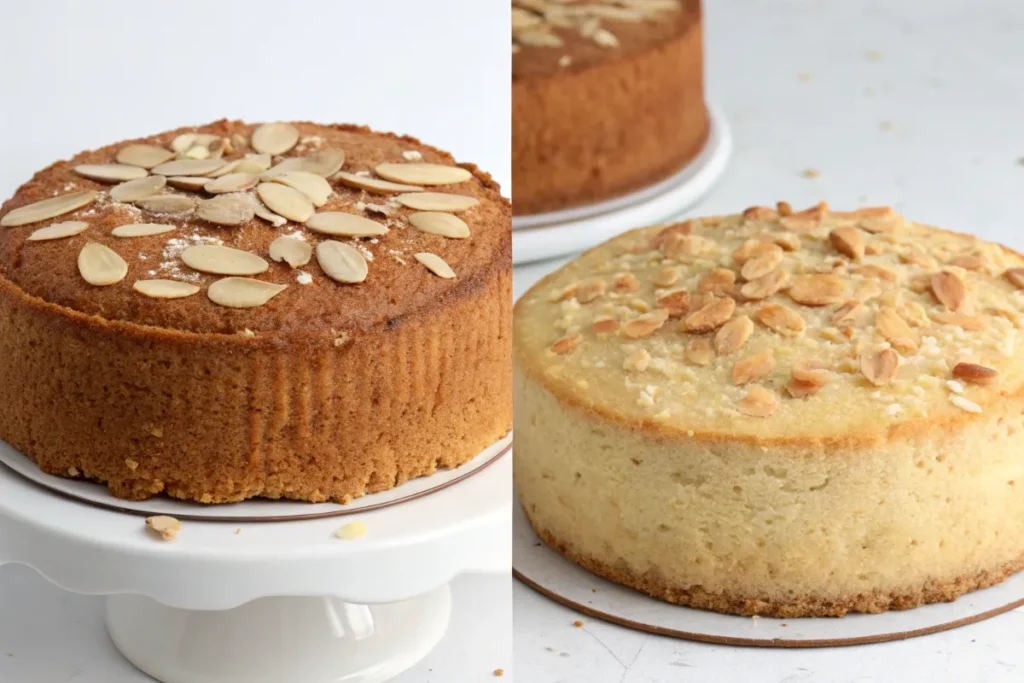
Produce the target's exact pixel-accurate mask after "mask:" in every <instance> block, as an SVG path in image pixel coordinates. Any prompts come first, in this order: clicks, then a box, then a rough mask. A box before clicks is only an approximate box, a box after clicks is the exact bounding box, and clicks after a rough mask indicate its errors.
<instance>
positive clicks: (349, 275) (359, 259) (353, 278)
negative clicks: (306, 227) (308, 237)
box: [316, 240, 369, 284]
mask: <svg viewBox="0 0 1024 683" xmlns="http://www.w3.org/2000/svg"><path fill="white" fill-rule="evenodd" d="M316 261H317V263H319V264H320V268H321V269H322V270H323V271H324V273H326V274H327V276H328V277H329V278H331V279H332V280H334V281H336V282H341V283H344V284H354V283H357V282H362V281H363V280H365V279H366V276H367V274H369V266H368V265H367V263H366V259H365V258H363V255H362V254H360V253H359V250H358V249H356V248H355V247H353V246H352V245H351V244H344V243H342V242H335V241H333V240H327V241H326V242H321V243H320V244H318V245H316Z"/></svg>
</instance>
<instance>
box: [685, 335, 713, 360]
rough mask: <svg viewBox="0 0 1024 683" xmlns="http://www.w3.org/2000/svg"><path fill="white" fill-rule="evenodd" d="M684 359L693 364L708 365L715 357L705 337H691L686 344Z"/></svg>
mask: <svg viewBox="0 0 1024 683" xmlns="http://www.w3.org/2000/svg"><path fill="white" fill-rule="evenodd" d="M685 354H686V360H688V361H690V362H691V363H693V364H694V365H710V364H711V361H713V360H714V359H715V354H714V351H713V350H712V349H711V342H709V341H708V340H707V339H706V338H705V337H697V338H696V339H691V340H690V343H689V344H687V345H686V351H685Z"/></svg>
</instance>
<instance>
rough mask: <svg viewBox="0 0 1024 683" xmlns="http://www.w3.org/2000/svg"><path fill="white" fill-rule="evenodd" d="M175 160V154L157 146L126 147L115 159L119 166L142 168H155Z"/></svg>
mask: <svg viewBox="0 0 1024 683" xmlns="http://www.w3.org/2000/svg"><path fill="white" fill-rule="evenodd" d="M173 158H174V152H172V151H171V150H169V149H164V148H163V147H157V146H156V145H125V146H124V147H122V148H121V149H119V150H117V156H116V157H115V159H116V160H117V163H119V164H126V165H128V166H138V167H140V168H153V167H154V166H159V165H160V164H162V163H164V162H165V161H170V160H171V159H173Z"/></svg>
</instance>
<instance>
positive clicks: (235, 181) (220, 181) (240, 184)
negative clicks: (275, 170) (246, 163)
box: [203, 173, 260, 194]
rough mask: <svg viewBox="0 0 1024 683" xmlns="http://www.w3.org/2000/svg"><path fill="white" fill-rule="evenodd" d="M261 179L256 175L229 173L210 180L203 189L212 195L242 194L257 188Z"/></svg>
mask: <svg viewBox="0 0 1024 683" xmlns="http://www.w3.org/2000/svg"><path fill="white" fill-rule="evenodd" d="M259 180H260V179H259V177H258V176H257V175H256V174H255V173H228V174H227V175H222V176H218V177H216V178H214V179H213V180H209V181H207V182H206V184H205V185H203V189H204V190H206V191H207V192H209V193H210V194H226V193H228V192H242V191H244V190H248V189H250V188H252V187H256V183H258V182H259Z"/></svg>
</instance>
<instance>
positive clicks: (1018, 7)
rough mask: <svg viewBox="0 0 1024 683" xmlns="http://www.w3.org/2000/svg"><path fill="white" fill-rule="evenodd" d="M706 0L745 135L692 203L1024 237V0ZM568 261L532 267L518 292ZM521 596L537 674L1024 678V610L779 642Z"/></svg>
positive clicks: (522, 592) (728, 103)
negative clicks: (607, 616)
mask: <svg viewBox="0 0 1024 683" xmlns="http://www.w3.org/2000/svg"><path fill="white" fill-rule="evenodd" d="M705 12H706V22H707V44H708V55H707V58H708V69H707V73H708V85H709V89H710V91H711V92H712V96H713V97H714V99H715V101H716V102H717V103H719V105H720V106H721V107H722V108H723V109H724V111H725V114H726V117H727V118H728V120H729V122H730V124H731V126H732V129H733V133H734V135H735V141H736V151H735V156H734V158H733V161H732V163H731V166H730V168H729V170H728V171H727V172H726V174H725V177H724V178H723V180H722V182H721V184H720V185H719V186H718V188H717V189H716V190H715V191H714V192H713V193H712V194H711V195H710V196H709V197H707V199H706V200H705V201H703V202H702V203H701V204H700V205H699V206H698V207H696V209H695V210H694V211H691V212H690V214H692V215H698V214H700V213H725V212H735V211H738V210H742V209H743V208H745V207H747V206H749V205H752V204H771V203H773V202H775V201H776V200H780V199H785V200H788V201H790V202H792V203H793V205H794V206H801V207H802V206H809V205H811V204H813V203H815V202H817V201H818V200H819V199H826V200H827V201H829V202H830V203H831V204H832V205H833V206H835V207H842V208H852V207H855V206H858V205H863V204H891V205H893V206H895V207H896V208H897V209H898V210H899V211H901V212H903V213H905V214H908V215H910V216H912V217H913V218H914V219H916V220H919V221H923V222H932V223H934V224H938V225H942V226H944V227H948V228H951V229H956V230H962V231H967V232H974V233H976V234H978V235H981V236H983V237H986V238H989V239H993V240H998V241H1001V242H1004V243H1006V244H1009V245H1011V246H1014V247H1017V248H1024V165H1021V163H1019V159H1021V158H1022V157H1024V88H1022V86H1024V40H1022V31H1024V4H1021V3H1015V2H997V1H995V0H984V1H980V2H979V1H971V0H932V2H911V1H910V0H855V1H854V0H785V1H781V0H780V1H776V2H763V1H758V0H706V2H705ZM804 169H815V170H817V171H819V172H820V175H819V176H818V177H816V178H806V177H803V176H802V174H801V172H802V171H803V170H804ZM629 227H635V226H623V228H624V229H625V228H629ZM555 265H557V264H552V263H547V264H533V265H529V266H526V267H522V268H517V272H516V282H515V284H516V294H517V296H518V295H519V294H521V293H522V292H524V291H525V290H526V289H527V288H528V287H529V285H530V284H531V283H533V282H534V281H536V279H537V278H539V277H540V276H541V275H543V274H544V273H546V272H547V271H549V270H551V269H552V268H554V267H555ZM514 596H515V597H514V609H515V618H516V623H515V661H516V673H517V680H521V681H524V682H526V683H584V682H586V683H677V682H679V683H690V682H698V683H703V682H705V681H713V682H716V683H717V682H723V683H732V682H733V681H759V682H763V683H797V682H801V683H905V682H917V681H929V682H930V683H947V682H950V683H952V682H954V681H955V682H957V683H1003V682H1006V683H1009V682H1010V681H1021V680H1024V612H1021V611H1019V610H1018V611H1015V612H1010V613H1007V614H1005V615H1003V616H1001V617H997V618H994V619H991V620H989V621H985V622H981V623H978V624H975V625H971V626H965V627H963V628H960V629H956V630H953V631H948V632H945V633H939V634H935V635H931V636H925V637H922V638H917V639H913V640H907V641H903V642H898V643H887V644H879V645H867V646H859V647H850V648H835V649H821V650H766V649H752V648H733V647H726V646H716V645H705V644H700V643H691V642H687V641H683V640H675V639H671V638H665V637H660V636H652V635H647V634H644V633H639V632H634V631H630V630H627V629H625V628H621V627H618V626H614V625H611V624H607V623H604V622H601V621H599V620H596V619H591V618H589V617H580V615H578V614H576V613H574V612H573V611H571V610H569V609H566V608H563V607H561V606H559V605H556V604H554V603H552V602H550V601H549V600H547V599H545V598H543V597H542V596H540V595H538V594H536V593H534V592H533V591H532V590H530V589H529V588H527V587H525V586H523V585H521V584H517V585H516V586H515V588H514ZM577 618H582V619H583V621H584V626H583V627H582V628H575V627H574V626H573V621H574V620H575V619H577Z"/></svg>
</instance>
